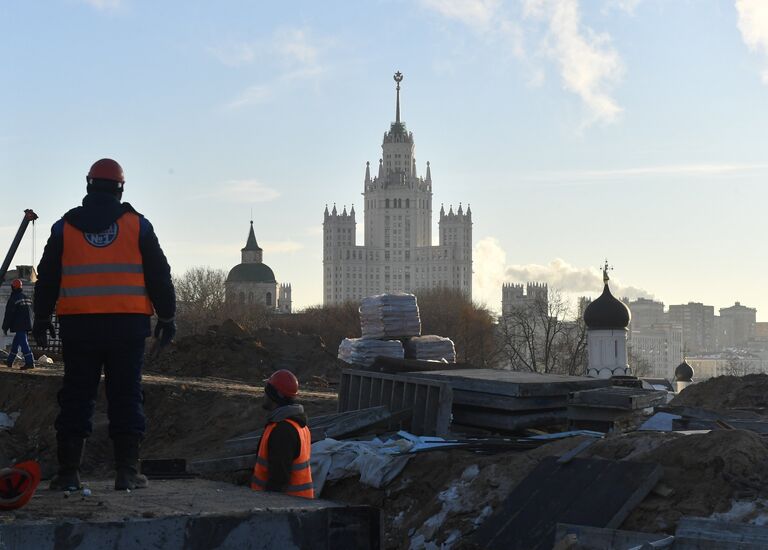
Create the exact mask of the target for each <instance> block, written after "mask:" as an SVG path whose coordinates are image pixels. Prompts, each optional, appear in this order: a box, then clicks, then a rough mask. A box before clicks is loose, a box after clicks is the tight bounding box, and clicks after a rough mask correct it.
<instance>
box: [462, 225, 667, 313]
mask: <svg viewBox="0 0 768 550" xmlns="http://www.w3.org/2000/svg"><path fill="white" fill-rule="evenodd" d="M473 260H474V264H475V276H474V279H473V282H472V285H473V295H474V296H475V298H476V299H477V300H478V301H480V302H484V303H486V304H488V306H489V307H491V308H493V309H499V307H500V304H501V286H502V285H503V284H504V283H528V282H540V283H547V284H548V285H549V287H550V288H551V289H556V290H559V291H561V292H564V293H566V294H568V295H571V296H578V295H586V296H593V297H597V296H598V295H599V294H600V292H602V288H603V277H602V273H601V272H600V270H599V269H597V267H595V268H590V267H576V266H573V265H571V264H569V263H568V262H566V261H565V260H562V259H560V258H555V259H554V260H552V261H550V262H549V263H548V264H546V265H542V264H508V263H507V255H506V253H505V252H504V249H503V248H501V245H500V244H499V241H498V240H497V239H494V238H492V237H486V238H484V239H481V240H480V241H479V242H478V243H477V244H476V245H475V247H474V250H473ZM611 292H612V293H613V294H614V296H619V297H628V298H633V299H634V298H640V297H643V298H652V297H653V296H652V295H651V294H650V293H649V292H648V291H646V290H644V289H642V288H638V287H634V286H628V285H623V284H621V282H620V281H619V280H618V279H612V281H611Z"/></svg>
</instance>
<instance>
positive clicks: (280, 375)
mask: <svg viewBox="0 0 768 550" xmlns="http://www.w3.org/2000/svg"><path fill="white" fill-rule="evenodd" d="M298 393H299V381H298V380H297V379H296V376H294V374H293V373H292V372H291V371H289V370H279V371H276V372H275V373H273V374H272V376H270V377H269V379H268V380H267V381H266V384H265V385H264V404H263V407H264V408H265V409H266V410H268V411H269V416H268V417H267V425H266V427H265V428H264V435H262V436H261V441H260V442H259V454H258V457H257V458H256V466H254V468H253V477H252V478H251V489H253V490H254V491H275V492H281V493H286V494H288V495H294V496H297V497H303V498H315V491H314V488H313V486H312V468H311V467H310V464H309V459H310V455H311V453H312V437H311V435H310V432H309V428H308V427H307V415H306V414H305V413H304V407H303V406H302V405H299V404H298V403H295V401H294V400H295V398H296V395H297V394H298Z"/></svg>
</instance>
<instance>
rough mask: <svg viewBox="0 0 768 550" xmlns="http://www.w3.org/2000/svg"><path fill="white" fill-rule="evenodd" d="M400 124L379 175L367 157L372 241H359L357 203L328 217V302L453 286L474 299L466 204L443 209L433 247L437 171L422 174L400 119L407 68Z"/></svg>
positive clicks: (389, 135) (387, 143)
mask: <svg viewBox="0 0 768 550" xmlns="http://www.w3.org/2000/svg"><path fill="white" fill-rule="evenodd" d="M394 80H395V82H396V83H397V86H396V93H397V98H396V104H395V105H396V106H395V121H394V122H392V123H391V125H390V128H389V130H388V131H387V132H385V134H384V138H383V141H382V145H381V148H382V156H381V158H380V159H379V164H378V171H377V173H376V175H374V176H372V175H371V167H370V163H369V162H366V166H365V177H364V180H363V207H364V211H363V216H364V220H363V228H364V232H363V233H364V244H363V245H358V244H357V219H356V212H355V208H354V205H352V207H351V208H350V210H349V211H347V208H346V206H345V207H344V209H343V211H342V212H341V213H339V211H338V209H337V207H336V205H335V204H334V205H333V208H332V209H330V210H329V209H328V206H326V207H325V212H324V217H323V303H324V304H325V305H332V304H340V303H343V302H347V301H357V300H360V299H362V298H364V297H365V296H370V295H373V294H380V293H383V292H400V291H402V292H415V291H418V290H421V289H426V290H428V289H435V288H448V289H454V290H459V291H461V292H463V293H464V294H466V295H467V296H469V297H470V298H471V297H472V210H471V208H470V207H469V205H467V207H466V210H465V209H464V207H463V205H462V204H461V203H459V206H458V208H457V209H456V210H455V211H454V209H453V206H449V208H448V211H447V212H446V210H445V208H444V207H443V206H441V207H440V214H439V220H438V222H439V237H438V238H439V241H438V244H437V245H433V244H432V212H433V202H432V170H431V167H430V164H429V162H427V163H426V174H425V175H424V176H423V177H422V176H419V175H418V173H417V165H416V155H415V141H414V138H413V132H409V131H408V129H407V128H406V125H405V122H403V121H402V119H401V116H400V83H401V82H402V80H403V75H402V74H401V73H399V72H398V73H396V74H395V75H394Z"/></svg>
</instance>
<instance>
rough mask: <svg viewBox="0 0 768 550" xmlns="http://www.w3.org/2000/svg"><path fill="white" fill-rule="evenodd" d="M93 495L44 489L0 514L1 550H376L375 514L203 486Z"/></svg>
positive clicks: (97, 488) (178, 484)
mask: <svg viewBox="0 0 768 550" xmlns="http://www.w3.org/2000/svg"><path fill="white" fill-rule="evenodd" d="M90 489H91V491H92V495H91V496H88V497H85V496H83V495H82V493H79V492H78V493H73V494H70V495H69V496H65V494H64V493H61V492H54V491H49V490H47V489H42V490H39V491H38V492H37V494H36V495H35V497H34V498H33V499H32V501H31V502H30V503H29V504H28V505H27V506H26V507H25V508H23V509H22V510H18V511H16V512H14V513H10V512H5V513H0V550H11V549H12V550H26V549H30V550H32V549H35V550H48V549H51V550H53V549H56V550H59V549H63V548H66V549H68V550H96V549H102V548H110V549H115V550H134V549H146V550H148V549H161V548H162V549H167V550H176V549H178V550H181V549H185V550H186V549H191V550H202V549H222V550H229V549H233V550H234V549H268V548H280V549H303V548H321V549H325V548H327V549H331V548H333V549H336V548H363V549H378V548H380V540H381V533H380V511H379V510H377V509H375V508H372V507H369V506H347V505H344V504H338V503H333V502H330V501H325V500H307V499H302V498H298V497H290V496H286V495H282V494H275V493H265V492H255V491H251V490H250V489H248V488H246V487H238V486H235V485H232V484H228V483H221V482H215V481H208V480H173V481H153V482H152V483H151V485H150V487H149V488H148V489H142V490H139V491H133V492H117V491H114V490H113V489H112V487H111V482H107V481H102V482H94V483H91V484H90Z"/></svg>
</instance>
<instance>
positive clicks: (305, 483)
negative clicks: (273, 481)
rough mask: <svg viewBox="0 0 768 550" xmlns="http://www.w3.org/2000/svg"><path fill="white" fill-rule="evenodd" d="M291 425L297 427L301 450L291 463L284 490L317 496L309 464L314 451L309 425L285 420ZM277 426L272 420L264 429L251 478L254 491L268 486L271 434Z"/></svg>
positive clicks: (308, 496)
mask: <svg viewBox="0 0 768 550" xmlns="http://www.w3.org/2000/svg"><path fill="white" fill-rule="evenodd" d="M285 422H288V423H289V424H290V425H291V426H293V427H294V428H296V431H297V432H298V433H299V440H300V442H301V450H300V451H299V456H298V457H297V458H296V459H295V460H294V461H293V464H292V465H291V477H290V480H289V481H288V485H287V486H286V487H285V489H283V492H284V493H286V494H288V495H293V496H297V497H304V498H315V489H314V486H313V485H312V468H311V467H310V465H309V458H310V454H311V452H312V436H311V434H310V431H309V428H308V427H307V426H304V427H301V426H299V424H298V423H297V422H295V421H293V420H290V419H288V420H285ZM275 426H277V422H270V423H269V424H268V425H267V428H266V429H265V430H264V435H263V436H261V443H259V456H258V457H257V458H256V466H254V467H253V477H252V478H251V489H253V490H254V491H264V490H266V488H267V481H268V480H269V436H270V434H271V433H272V430H274V429H275Z"/></svg>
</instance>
